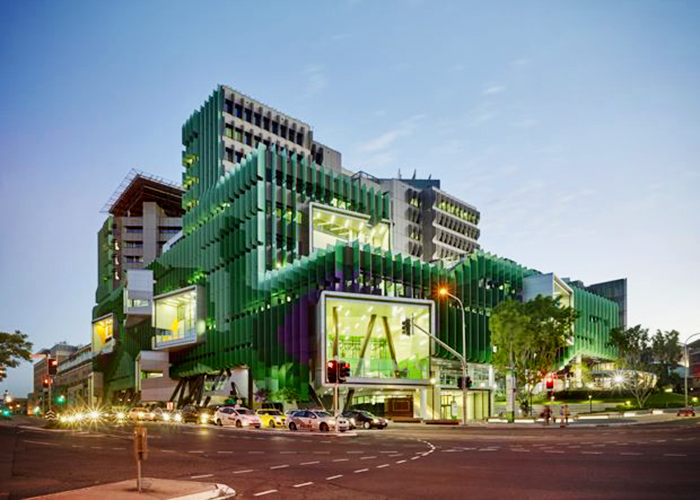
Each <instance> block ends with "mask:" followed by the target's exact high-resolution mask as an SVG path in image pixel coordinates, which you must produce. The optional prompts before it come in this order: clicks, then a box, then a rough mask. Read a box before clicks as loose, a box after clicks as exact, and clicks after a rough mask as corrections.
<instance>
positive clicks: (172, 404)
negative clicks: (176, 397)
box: [165, 401, 175, 411]
mask: <svg viewBox="0 0 700 500" xmlns="http://www.w3.org/2000/svg"><path fill="white" fill-rule="evenodd" d="M165 409H166V410H168V411H173V410H174V409H175V402H174V401H168V402H167V403H165Z"/></svg>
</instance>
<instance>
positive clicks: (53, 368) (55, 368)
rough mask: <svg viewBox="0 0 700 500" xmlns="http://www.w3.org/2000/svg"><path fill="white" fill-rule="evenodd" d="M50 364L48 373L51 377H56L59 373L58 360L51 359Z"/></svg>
mask: <svg viewBox="0 0 700 500" xmlns="http://www.w3.org/2000/svg"><path fill="white" fill-rule="evenodd" d="M48 363H49V365H48V366H49V372H48V373H49V375H56V372H58V360H57V359H53V358H49V359H48Z"/></svg>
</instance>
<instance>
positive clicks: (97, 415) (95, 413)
mask: <svg viewBox="0 0 700 500" xmlns="http://www.w3.org/2000/svg"><path fill="white" fill-rule="evenodd" d="M90 418H91V419H92V420H97V419H98V418H100V412H98V411H92V412H90Z"/></svg>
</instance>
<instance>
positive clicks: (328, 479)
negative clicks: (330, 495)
mask: <svg viewBox="0 0 700 500" xmlns="http://www.w3.org/2000/svg"><path fill="white" fill-rule="evenodd" d="M339 477H343V475H342V474H338V475H337V476H328V477H327V478H326V481H330V480H332V479H338V478H339Z"/></svg>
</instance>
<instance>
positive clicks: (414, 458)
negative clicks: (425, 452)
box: [411, 457, 420, 460]
mask: <svg viewBox="0 0 700 500" xmlns="http://www.w3.org/2000/svg"><path fill="white" fill-rule="evenodd" d="M419 458H420V457H411V460H418V459H419Z"/></svg>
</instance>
